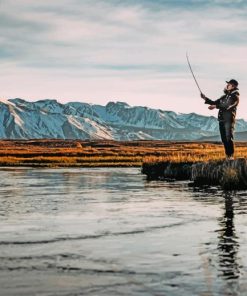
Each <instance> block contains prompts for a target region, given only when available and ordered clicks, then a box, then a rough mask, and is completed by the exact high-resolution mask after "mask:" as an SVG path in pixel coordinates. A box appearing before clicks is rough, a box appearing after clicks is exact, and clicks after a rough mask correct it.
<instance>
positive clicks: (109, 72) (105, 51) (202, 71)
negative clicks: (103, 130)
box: [0, 0, 247, 114]
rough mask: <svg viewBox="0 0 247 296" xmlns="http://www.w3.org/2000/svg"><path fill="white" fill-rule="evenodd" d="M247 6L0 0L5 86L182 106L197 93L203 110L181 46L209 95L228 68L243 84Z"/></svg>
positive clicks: (16, 92) (21, 92)
mask: <svg viewBox="0 0 247 296" xmlns="http://www.w3.org/2000/svg"><path fill="white" fill-rule="evenodd" d="M246 6H247V5H246V1H240V0H239V1H237V0H235V1H230V0H224V1H223V0H209V1H204V0H186V1H183V0H179V1H178V0H174V1H167V0H163V1H162V0H157V1H149V0H126V1H118V0H108V1H102V0H101V1H99V0H90V1H89V0H83V1H82V0H59V1H58V0H54V1H48V0H43V1H42V2H41V1H35V0H15V1H14V0H1V1H0V11H1V13H0V44H1V47H0V48H1V49H0V60H1V65H2V66H1V68H2V73H1V74H0V77H1V80H2V83H3V84H4V87H3V89H2V90H1V91H2V94H0V95H5V96H8V97H12V96H27V97H47V96H51V95H52V96H56V98H59V97H60V98H63V99H64V100H68V99H73V100H75V99H76V98H79V97H80V98H85V97H87V98H91V100H92V102H95V101H94V100H97V102H98V103H103V102H105V101H106V100H108V99H111V98H112V97H118V98H119V99H121V100H123V101H124V100H126V101H128V102H129V103H131V102H132V105H133V104H135V102H136V103H138V102H142V103H143V104H147V105H149V106H151V107H152V104H153V105H154V104H155V107H157V106H158V105H159V104H160V108H164V109H166V108H170V109H174V111H179V112H182V111H183V110H184V111H188V110H191V108H192V106H191V105H190V106H188V105H187V104H183V103H181V102H185V101H186V98H193V100H194V106H193V108H194V110H193V111H194V112H197V110H199V111H200V112H202V113H203V112H204V114H206V113H207V112H208V111H207V110H205V107H204V106H201V105H200V104H201V102H199V101H197V100H198V98H197V97H196V96H198V94H197V90H196V89H195V85H194V82H193V80H192V79H191V76H190V73H189V71H188V68H187V64H186V59H185V52H186V51H187V50H188V51H189V54H190V57H191V60H192V65H193V69H194V71H195V73H196V75H198V76H199V78H198V79H199V81H200V83H201V84H202V86H203V87H204V88H205V89H208V91H210V92H211V93H212V94H213V95H217V94H220V92H221V89H222V88H223V85H222V82H224V81H225V80H226V79H230V78H232V77H235V78H236V79H239V80H240V86H242V90H243V92H246V91H247V88H245V86H244V85H245V83H244V82H243V81H244V77H245V76H246V75H245V65H246V49H247V48H246V47H247V41H246V38H245V36H246V27H247V26H246V25H247V18H246V9H245V8H246ZM241 81H242V83H241ZM13 84H14V89H13ZM73 96H74V98H72V97H73ZM164 97H165V98H169V99H166V100H164V99H163V98H164ZM140 98H145V100H147V101H146V103H145V101H144V100H143V99H140ZM148 98H151V100H150V99H148ZM97 102H96V103H97ZM155 102H156V103H155ZM246 107H247V105H246ZM203 108H204V109H203ZM191 111H192V110H191ZM199 111H198V112H199Z"/></svg>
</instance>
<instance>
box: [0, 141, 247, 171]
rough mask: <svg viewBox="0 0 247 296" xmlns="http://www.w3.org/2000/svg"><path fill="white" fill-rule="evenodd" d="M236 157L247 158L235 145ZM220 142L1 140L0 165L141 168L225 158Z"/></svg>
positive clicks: (244, 147) (245, 150) (244, 149)
mask: <svg viewBox="0 0 247 296" xmlns="http://www.w3.org/2000/svg"><path fill="white" fill-rule="evenodd" d="M235 148H236V155H235V156H236V157H247V145H246V143H242V142H239V143H236V145H235ZM224 157H225V156H224V150H223V146H222V144H221V143H217V142H214V143H210V142H207V143H204V142H203V143H202V142H168V141H125V142H118V141H108V140H98V141H79V140H26V141H25V140H2V141H0V166H11V165H13V166H18V165H19V166H24V165H26V166H56V167H57V166H58V167H59V166H75V167H78V166H81V167H83V166H85V167H88V166H93V167H96V166H109V167H112V166H141V165H142V164H143V163H156V162H164V161H169V162H197V161H208V160H220V159H223V158H224Z"/></svg>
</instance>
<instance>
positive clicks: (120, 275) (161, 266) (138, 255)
mask: <svg viewBox="0 0 247 296" xmlns="http://www.w3.org/2000/svg"><path fill="white" fill-rule="evenodd" d="M246 193H247V192H246V191H238V192H224V191H222V190H220V189H219V188H217V187H211V188H192V187H189V186H188V182H164V181H147V180H146V177H145V176H144V175H142V174H141V170H140V169H139V168H92V169H91V168H90V169H88V168H79V169H74V168H72V169H71V168H68V169H67V168H66V169H33V168H2V169H1V170H0V199H1V202H0V295H4V296H7V295H18V296H22V295H23V296H24V295H25V296H27V295H49V296H51V295H89V296H91V295H107V296H109V295H114V296H118V295H142V296H143V295H144V296H145V295H164V296H166V295H169V296H170V295H171V296H173V295H177V296H178V295H179V296H180V295H188V296H192V295H202V296H206V295H207V296H210V295H234V296H235V295H236V296H237V295H246V291H247V235H246V234H247V215H246V214H247V194H246Z"/></svg>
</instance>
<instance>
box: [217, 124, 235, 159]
mask: <svg viewBox="0 0 247 296" xmlns="http://www.w3.org/2000/svg"><path fill="white" fill-rule="evenodd" d="M219 128H220V136H221V140H222V142H223V144H224V147H225V153H226V155H227V156H233V154H234V143H233V132H234V122H232V121H220V122H219Z"/></svg>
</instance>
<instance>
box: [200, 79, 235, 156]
mask: <svg viewBox="0 0 247 296" xmlns="http://www.w3.org/2000/svg"><path fill="white" fill-rule="evenodd" d="M226 83H227V85H226V87H225V88H224V95H223V96H221V97H220V98H219V99H218V100H215V101H212V100H210V99H209V98H207V97H206V96H205V95H204V94H203V93H201V98H202V99H204V100H205V104H209V105H210V106H209V107H208V109H209V110H213V109H215V108H216V109H219V112H218V121H219V129H220V136H221V140H222V142H223V144H224V147H225V154H226V158H227V159H230V160H232V159H234V143H233V132H234V126H235V118H236V111H237V105H238V103H239V92H238V82H237V81H236V80H235V79H231V80H230V81H226Z"/></svg>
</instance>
